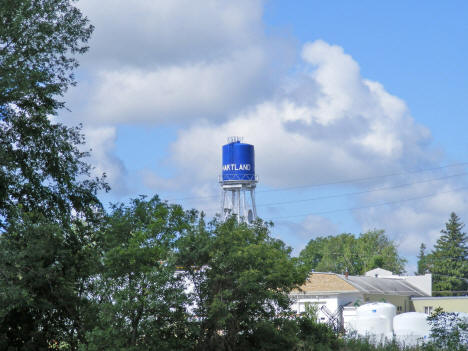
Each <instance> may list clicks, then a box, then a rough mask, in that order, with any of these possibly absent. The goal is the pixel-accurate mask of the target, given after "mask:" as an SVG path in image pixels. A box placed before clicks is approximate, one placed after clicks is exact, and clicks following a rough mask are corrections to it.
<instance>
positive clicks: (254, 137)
mask: <svg viewBox="0 0 468 351" xmlns="http://www.w3.org/2000/svg"><path fill="white" fill-rule="evenodd" d="M78 6H79V7H80V9H81V10H82V11H83V13H84V14H85V15H86V16H87V17H88V18H89V19H90V21H91V23H92V24H93V25H94V26H95V31H94V34H93V38H92V39H91V40H90V42H89V45H90V50H89V52H88V53H87V54H86V55H85V56H83V57H81V58H80V62H81V66H80V68H79V69H78V70H77V72H76V79H77V82H78V85H77V86H76V87H74V88H72V89H70V90H69V91H68V93H67V95H66V96H65V100H66V101H67V104H68V105H67V107H68V109H69V110H63V111H62V113H61V114H60V116H59V118H60V120H61V121H63V122H64V123H67V124H70V125H76V124H77V123H82V124H83V132H84V134H85V135H86V139H87V145H86V147H87V148H90V149H92V156H91V158H90V159H89V160H88V161H89V162H90V163H91V164H92V165H93V166H94V172H95V173H96V174H102V173H103V172H105V173H106V175H107V180H108V182H109V184H110V185H111V187H112V190H111V191H110V192H109V193H107V194H106V193H103V194H101V199H102V201H103V202H104V203H106V204H107V203H110V202H120V201H127V200H128V199H129V198H133V197H136V196H139V195H147V196H153V195H155V194H158V195H159V196H160V197H161V198H162V199H164V200H167V201H169V202H170V203H179V204H181V205H183V206H184V207H185V208H196V209H198V210H203V211H205V212H206V213H207V214H208V215H209V216H213V215H215V213H216V212H219V206H220V205H219V204H220V196H221V191H220V187H219V184H218V175H219V174H220V172H221V146H222V145H223V144H225V143H226V140H227V137H229V136H242V137H244V141H245V142H247V143H250V144H253V145H254V146H255V152H256V172H257V174H258V176H259V183H258V187H257V196H256V199H257V204H258V208H257V210H258V214H259V216H260V217H261V218H263V219H266V220H271V221H273V222H274V224H275V225H274V228H273V231H272V233H273V235H274V236H275V237H277V238H280V239H281V240H283V241H284V242H285V243H286V244H288V245H290V246H291V247H292V248H293V250H294V251H293V252H294V254H298V253H299V252H300V250H302V249H303V248H304V247H305V245H306V244H307V243H308V242H309V240H311V239H313V238H316V237H318V236H324V235H336V234H339V233H343V232H346V233H355V234H359V233H362V232H365V231H367V230H373V229H384V230H385V232H386V234H387V236H388V237H389V238H390V239H391V240H394V241H395V243H396V244H397V245H398V248H399V252H400V253H401V255H403V256H404V257H406V258H407V259H408V265H407V271H408V273H413V272H414V270H415V266H416V255H417V252H418V250H419V245H420V244H421V243H425V245H426V246H427V247H429V249H430V248H431V247H432V245H433V244H434V243H435V242H436V240H437V239H438V237H439V236H440V230H441V229H442V228H443V227H444V223H445V222H446V221H447V220H448V218H449V215H450V212H452V211H455V212H456V213H457V214H458V215H459V216H460V217H461V219H462V221H468V211H467V210H468V201H467V199H468V198H467V195H468V178H467V175H468V170H467V166H468V156H466V155H467V152H468V138H466V137H465V134H466V129H467V127H468V121H467V118H466V115H467V112H468V104H467V101H468V85H467V78H468V64H467V62H468V61H467V59H468V40H466V38H467V34H468V20H467V19H468V3H467V2H466V1H450V2H440V1H412V2H408V1H333V0H331V1H311V0H308V1H306V0H304V1H285V0H270V1H260V0H238V1H227V0H226V1H224V0H206V1H192V0H171V1H163V0H161V1H159V0H134V1H131V2H129V1H124V0H101V1H94V0H80V1H79V2H78Z"/></svg>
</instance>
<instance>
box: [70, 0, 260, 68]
mask: <svg viewBox="0 0 468 351" xmlns="http://www.w3.org/2000/svg"><path fill="white" fill-rule="evenodd" d="M78 5H79V6H80V8H81V9H82V10H83V12H84V13H85V14H86V15H87V16H88V17H89V19H90V20H91V22H92V23H93V24H94V25H95V27H96V28H95V32H94V34H93V38H92V40H91V42H90V46H91V50H90V54H89V56H88V58H87V59H86V60H92V61H93V62H94V63H95V64H104V65H106V66H108V65H116V66H129V65H131V66H138V67H144V66H161V65H166V64H169V65H173V64H184V63H187V62H200V61H207V60H217V59H219V57H223V56H224V55H225V54H226V53H227V54H228V55H229V53H230V52H231V51H232V50H238V49H243V48H245V47H246V46H247V47H248V46H250V45H252V44H257V45H259V46H261V45H262V41H263V40H264V31H263V24H262V15H263V2H262V1H260V0H238V1H226V0H208V1H203V2H196V1H191V0H171V1H165V0H137V1H126V0H100V1H95V0H81V1H80V2H79V3H78Z"/></svg>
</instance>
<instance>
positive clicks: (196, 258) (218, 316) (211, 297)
mask: <svg viewBox="0 0 468 351" xmlns="http://www.w3.org/2000/svg"><path fill="white" fill-rule="evenodd" d="M178 262H179V264H181V265H183V266H184V267H185V269H186V272H187V277H188V279H190V280H191V281H193V282H194V293H195V297H196V299H195V301H196V305H197V307H196V309H195V314H196V315H197V317H198V318H199V321H200V336H199V339H198V349H201V350H243V349H252V348H253V347H254V344H255V343H256V342H259V340H258V337H260V335H274V334H275V333H274V331H275V330H278V328H280V325H279V324H278V323H280V324H281V323H282V322H281V321H280V320H278V316H281V315H282V314H284V313H288V312H289V307H290V300H289V297H288V292H289V291H290V290H291V289H293V288H294V287H296V286H298V285H300V284H301V283H303V282H304V281H305V277H306V272H305V271H304V270H302V269H301V267H300V265H298V262H297V261H296V260H295V259H294V258H292V257H291V248H289V247H287V246H285V244H284V243H283V242H282V241H280V240H278V239H274V238H272V237H271V236H270V229H269V227H268V226H267V225H265V224H264V223H262V222H260V221H259V222H257V223H256V224H255V225H253V226H251V227H250V226H248V225H246V224H239V223H237V220H236V219H235V218H231V219H230V220H228V221H226V222H225V223H219V222H217V221H214V222H212V223H210V224H209V225H208V226H206V225H205V224H204V223H203V221H202V222H200V224H199V225H198V226H196V227H194V228H193V231H191V232H188V233H187V236H184V237H182V238H181V240H180V242H179V258H178ZM281 325H282V324H281ZM267 330H269V332H268V331H267ZM256 331H258V333H257V332H256ZM260 331H261V332H260ZM265 341H266V340H265ZM283 341H284V340H283Z"/></svg>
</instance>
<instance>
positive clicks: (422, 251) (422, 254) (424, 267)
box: [417, 243, 429, 275]
mask: <svg viewBox="0 0 468 351" xmlns="http://www.w3.org/2000/svg"><path fill="white" fill-rule="evenodd" d="M427 260H428V257H427V255H426V245H424V243H421V246H420V247H419V254H418V271H417V274H420V275H422V274H426V273H428V272H429V267H428V262H427Z"/></svg>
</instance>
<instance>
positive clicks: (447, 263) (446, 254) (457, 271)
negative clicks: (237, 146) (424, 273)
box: [428, 212, 468, 292]
mask: <svg viewBox="0 0 468 351" xmlns="http://www.w3.org/2000/svg"><path fill="white" fill-rule="evenodd" d="M464 226H465V225H464V224H463V223H462V222H461V221H460V218H459V217H458V216H457V215H456V214H455V213H454V212H452V213H451V214H450V218H449V220H448V222H447V223H445V229H442V230H441V231H440V232H441V234H442V235H441V236H440V238H439V239H438V240H437V243H436V244H435V245H434V250H433V251H432V253H431V255H429V257H428V259H429V260H430V270H431V273H432V274H433V290H434V291H446V292H452V291H466V290H468V238H467V235H466V233H464V232H462V230H463V227H464Z"/></svg>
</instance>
